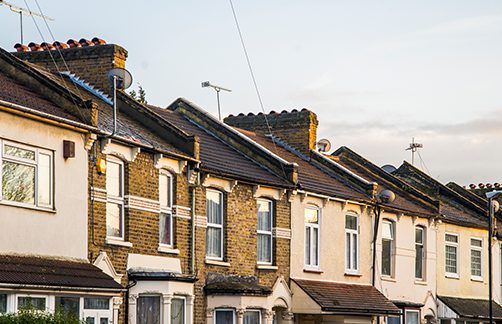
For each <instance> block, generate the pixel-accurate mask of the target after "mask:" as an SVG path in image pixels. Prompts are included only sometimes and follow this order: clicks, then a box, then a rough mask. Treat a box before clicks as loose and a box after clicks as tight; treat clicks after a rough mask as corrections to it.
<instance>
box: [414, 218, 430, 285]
mask: <svg viewBox="0 0 502 324" xmlns="http://www.w3.org/2000/svg"><path fill="white" fill-rule="evenodd" d="M418 229H419V230H421V231H422V243H418V242H417V238H416V231H417V230H418ZM426 239H427V236H426V231H425V226H422V225H417V226H415V267H416V262H417V261H416V257H417V255H416V251H417V246H421V247H422V255H421V256H420V262H421V263H422V276H420V277H417V270H416V268H415V279H416V280H421V281H425V278H426V276H425V274H426V269H425V267H426V262H425V260H426V257H425V256H426V253H427V252H426V248H427V244H426V243H427V242H426Z"/></svg>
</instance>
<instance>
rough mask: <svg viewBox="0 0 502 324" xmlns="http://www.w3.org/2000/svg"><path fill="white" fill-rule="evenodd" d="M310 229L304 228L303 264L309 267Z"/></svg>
mask: <svg viewBox="0 0 502 324" xmlns="http://www.w3.org/2000/svg"><path fill="white" fill-rule="evenodd" d="M310 229H311V228H310V227H305V264H307V265H310Z"/></svg>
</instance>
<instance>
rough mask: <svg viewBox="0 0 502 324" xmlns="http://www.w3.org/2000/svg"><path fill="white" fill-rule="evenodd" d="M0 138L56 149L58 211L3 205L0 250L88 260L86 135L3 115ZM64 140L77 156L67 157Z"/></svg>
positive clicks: (1, 117)
mask: <svg viewBox="0 0 502 324" xmlns="http://www.w3.org/2000/svg"><path fill="white" fill-rule="evenodd" d="M0 138H2V139H7V140H11V141H16V142H21V143H25V144H28V145H33V146H39V147H42V148H44V149H48V150H53V151H54V166H55V171H54V181H55V195H54V203H55V205H54V206H55V212H46V211H38V210H34V209H29V208H23V207H12V206H7V205H4V204H2V203H1V202H0V251H1V252H8V253H25V254H39V255H47V256H61V257H71V258H80V259H86V258H87V196H88V187H87V175H88V172H87V170H88V165H87V161H88V159H87V152H86V150H85V149H84V136H83V134H81V133H77V132H75V131H71V130H67V129H63V128H60V127H56V126H52V125H48V124H45V123H42V122H38V121H34V120H30V119H27V118H23V117H20V116H15V115H11V114H8V113H5V112H1V111H0ZM63 140H70V141H73V142H75V155H76V156H75V158H70V159H67V160H66V161H65V159H64V158H63Z"/></svg>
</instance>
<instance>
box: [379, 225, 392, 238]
mask: <svg viewBox="0 0 502 324" xmlns="http://www.w3.org/2000/svg"><path fill="white" fill-rule="evenodd" d="M393 238H394V231H393V228H392V223H389V222H383V223H382V239H387V240H392V239H393Z"/></svg>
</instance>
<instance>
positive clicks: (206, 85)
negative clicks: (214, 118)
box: [201, 81, 232, 121]
mask: <svg viewBox="0 0 502 324" xmlns="http://www.w3.org/2000/svg"><path fill="white" fill-rule="evenodd" d="M201 85H202V87H203V88H207V87H210V88H213V89H214V90H215V91H216V101H217V102H218V118H219V120H220V121H221V107H220V91H221V90H223V91H226V92H232V90H230V89H227V88H223V87H220V86H217V85H215V84H211V82H209V81H205V82H202V83H201Z"/></svg>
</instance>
